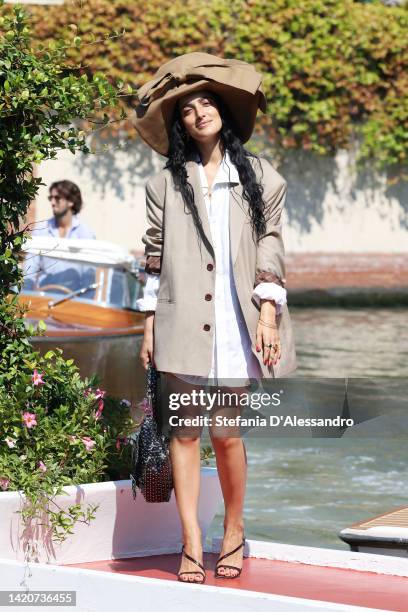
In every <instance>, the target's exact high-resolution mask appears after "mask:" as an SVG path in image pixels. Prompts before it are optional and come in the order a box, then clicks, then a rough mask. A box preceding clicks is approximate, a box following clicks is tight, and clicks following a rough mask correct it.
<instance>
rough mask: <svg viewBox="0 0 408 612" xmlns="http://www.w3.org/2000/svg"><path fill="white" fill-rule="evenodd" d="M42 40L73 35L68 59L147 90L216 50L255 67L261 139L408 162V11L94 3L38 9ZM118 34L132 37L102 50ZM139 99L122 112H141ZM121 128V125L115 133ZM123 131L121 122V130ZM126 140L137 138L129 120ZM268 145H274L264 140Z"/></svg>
mask: <svg viewBox="0 0 408 612" xmlns="http://www.w3.org/2000/svg"><path fill="white" fill-rule="evenodd" d="M34 17H35V20H36V24H35V38H36V40H37V42H38V43H39V42H40V41H41V43H43V42H44V41H48V40H50V39H52V37H53V36H55V32H57V33H58V35H60V36H61V37H64V36H65V37H67V38H69V36H70V34H71V33H72V31H74V30H75V32H76V34H77V35H78V36H80V37H81V40H82V42H83V43H86V44H83V46H82V47H81V48H78V49H74V48H73V49H71V50H70V57H72V59H73V61H75V62H76V63H77V64H78V65H81V66H82V68H81V70H82V71H83V72H84V73H86V74H88V75H90V74H91V73H92V70H91V68H90V66H92V67H97V68H98V69H99V70H106V69H108V70H109V71H110V73H111V74H112V76H113V77H114V78H115V79H118V80H120V81H121V82H123V83H127V84H128V85H130V86H131V88H137V87H139V86H140V85H142V84H143V83H144V82H145V81H146V80H147V79H149V78H150V77H151V76H152V74H153V72H154V71H155V70H156V69H157V68H158V67H159V66H160V65H161V64H162V63H164V62H165V61H168V60H169V59H170V58H171V57H174V56H176V55H179V54H182V53H188V52H190V51H207V52H209V53H214V54H216V55H221V56H224V57H235V58H238V59H242V60H246V61H248V62H251V63H254V64H255V65H256V66H257V67H258V69H259V70H260V71H261V72H262V73H263V75H264V91H265V94H266V97H267V99H268V101H269V104H268V113H267V116H265V117H262V116H261V117H260V119H259V125H258V126H257V132H258V133H259V135H263V136H266V142H270V143H272V145H273V146H274V147H275V148H279V149H280V150H281V153H284V151H285V150H287V149H294V148H298V149H299V148H300V149H303V150H308V151H313V152H315V153H318V154H322V155H323V154H328V153H333V152H334V151H336V150H337V149H338V148H339V147H348V146H349V145H350V143H351V142H352V139H353V137H355V136H356V137H357V138H358V139H359V140H360V141H361V142H362V147H361V151H360V158H359V159H360V162H361V163H363V162H364V160H370V163H371V164H374V165H376V166H377V167H378V168H385V167H386V166H393V165H395V164H397V165H400V166H403V165H404V164H406V162H407V153H408V139H407V133H408V119H407V104H406V99H407V96H408V80H407V76H406V75H407V67H408V4H405V5H404V6H401V7H386V6H384V5H383V4H382V3H381V2H380V0H374V1H373V2H371V3H370V4H364V3H358V2H355V1H354V0H248V1H247V2H242V1H241V0H228V1H227V0H209V1H207V2H201V1H200V0H154V1H153V2H150V3H147V4H146V3H143V2H128V1H127V0H116V1H115V2H111V0H89V1H88V2H86V3H81V4H80V5H79V4H76V3H67V4H66V5H65V6H64V10H63V11H62V10H61V9H60V8H50V7H47V8H43V7H36V8H35V11H34ZM108 29H113V30H114V31H117V32H122V31H124V35H123V36H118V37H116V38H112V39H111V40H110V41H109V44H108V46H107V49H105V51H104V52H101V47H102V46H104V44H105V43H104V41H105V39H106V36H107V34H108ZM135 102H136V98H135V97H134V96H128V97H124V98H123V99H122V100H121V103H120V106H121V108H122V109H125V111H126V113H127V114H128V115H131V114H132V112H133V106H134V104H135ZM115 125H116V124H113V126H112V127H113V128H115ZM122 127H123V126H122V125H121V128H122ZM127 127H128V132H129V134H130V135H131V136H135V131H134V129H133V128H132V125H131V122H130V121H128V123H127ZM263 141H265V139H263Z"/></svg>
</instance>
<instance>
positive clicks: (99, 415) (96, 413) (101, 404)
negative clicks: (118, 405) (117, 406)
mask: <svg viewBox="0 0 408 612" xmlns="http://www.w3.org/2000/svg"><path fill="white" fill-rule="evenodd" d="M102 410H103V400H102V399H101V400H99V404H98V410H97V411H96V412H95V418H96V419H99V418H100V417H101V414H102Z"/></svg>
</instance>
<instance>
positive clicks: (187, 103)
mask: <svg viewBox="0 0 408 612" xmlns="http://www.w3.org/2000/svg"><path fill="white" fill-rule="evenodd" d="M178 106H179V110H180V115H181V119H182V121H183V124H184V127H185V129H186V132H187V133H188V134H189V135H190V136H191V138H193V139H194V140H196V141H197V142H211V141H212V140H214V138H215V137H216V136H217V134H218V133H219V131H220V130H221V128H222V120H221V116H220V114H219V112H218V108H217V104H216V101H215V99H214V98H213V96H212V95H211V92H208V91H206V90H200V91H194V92H193V93H191V94H187V95H185V96H182V97H181V98H180V99H179V101H178Z"/></svg>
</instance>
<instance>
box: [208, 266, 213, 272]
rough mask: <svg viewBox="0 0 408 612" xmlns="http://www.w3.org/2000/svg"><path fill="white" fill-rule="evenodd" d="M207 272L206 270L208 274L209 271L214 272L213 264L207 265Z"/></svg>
mask: <svg viewBox="0 0 408 612" xmlns="http://www.w3.org/2000/svg"><path fill="white" fill-rule="evenodd" d="M207 270H208V271H209V272H211V270H214V266H213V264H207Z"/></svg>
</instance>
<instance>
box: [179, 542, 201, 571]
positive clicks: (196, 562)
mask: <svg viewBox="0 0 408 612" xmlns="http://www.w3.org/2000/svg"><path fill="white" fill-rule="evenodd" d="M181 552H182V553H183V555H184V556H185V557H187V559H188V560H189V561H192V562H193V563H195V564H196V565H198V567H201V569H202V570H203V571H205V567H204V565H202V563H200V562H199V561H197V559H193V557H191V556H190V555H189V554H188V553H186V551H185V550H184V544H183V548H182V549H181ZM181 573H182V574H184V573H189V574H200V573H201V572H181Z"/></svg>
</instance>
